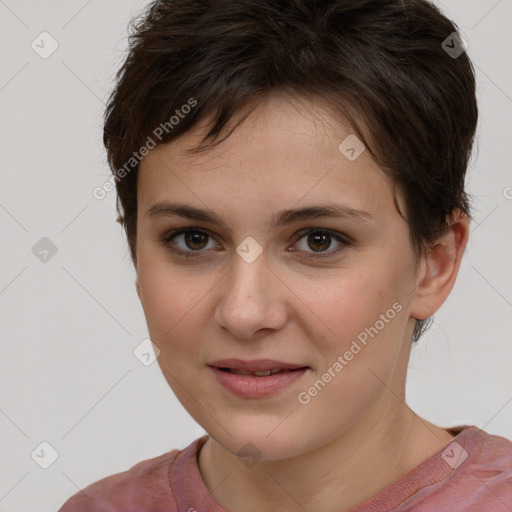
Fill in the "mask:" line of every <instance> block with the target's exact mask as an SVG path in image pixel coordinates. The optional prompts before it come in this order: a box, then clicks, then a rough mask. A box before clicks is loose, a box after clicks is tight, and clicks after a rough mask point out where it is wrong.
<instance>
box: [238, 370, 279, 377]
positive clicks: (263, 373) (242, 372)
mask: <svg viewBox="0 0 512 512" xmlns="http://www.w3.org/2000/svg"><path fill="white" fill-rule="evenodd" d="M282 371H284V370H281V369H279V368H276V369H274V370H264V371H261V372H247V371H245V370H235V369H230V372H231V373H236V374H238V375H257V376H258V377H267V376H268V375H274V374H275V373H279V372H282Z"/></svg>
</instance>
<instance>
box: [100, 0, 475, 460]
mask: <svg viewBox="0 0 512 512" xmlns="http://www.w3.org/2000/svg"><path fill="white" fill-rule="evenodd" d="M133 29H134V30H133V32H132V35H131V39H130V50H129V53H128V56H127V58H126V61H125V62H124V64H123V66H122V68H121V69H120V71H119V73H118V75H117V83H116V86H115V89H114V91H113V93H112V95H111V98H110V101H109V104H108V107H107V111H106V117H105V132H104V141H105V146H106V148H107V152H108V158H109V164H110V166H111V169H112V171H113V173H114V176H115V177H116V189H117V194H118V213H119V221H120V222H121V223H122V225H123V227H124V229H125V231H126V235H127V240H128V245H129V248H130V254H131V257H132V261H133V263H134V266H135V268H136V272H137V282H136V285H137V292H138V294H139V297H140V299H141V302H142V306H143V308H144V312H145V315H146V319H147V322H148V328H149V332H150V336H151V339H152V341H153V343H154V344H155V345H157V346H158V348H159V350H160V352H161V354H160V357H159V364H160V367H161V368H162V371H163V372H164V376H165V377H166V379H167V380H168V382H169V384H170V385H171V387H172V388H173V391H174V392H175V393H176V395H177V397H178V398H179V399H180V401H181V402H182V403H183V404H184V406H185V407H186V409H187V410H188V411H189V413H191V415H192V416H193V417H194V418H196V420H197V421H198V422H199V423H200V424H201V425H202V426H203V427H204V428H205V430H207V431H208V432H210V433H212V435H213V437H216V438H220V439H224V440H225V442H226V444H228V445H229V443H230V439H231V440H233V439H234V438H236V444H239V443H240V441H241V439H240V436H241V435H242V434H243V435H246V436H248V437H250V438H251V439H253V440H259V442H260V446H264V448H265V449H266V451H267V453H268V454H269V457H270V458H272V457H274V458H277V457H279V456H285V455H286V454H288V455H290V454H292V453H294V452H295V453H296V452H297V450H298V449H299V445H301V446H304V439H310V441H309V443H310V445H311V447H313V446H314V445H315V444H318V443H320V442H321V439H325V438H326V437H329V436H330V437H332V436H333V435H335V432H338V431H340V429H343V428H345V427H347V426H348V425H350V424H352V423H353V422H354V421H356V420H357V419H358V418H362V417H364V415H365V414H367V413H369V412H373V413H375V411H376V410H377V409H378V408H379V407H381V409H382V407H384V402H383V393H385V391H384V389H385V388H384V386H383V385H382V382H381V380H380V379H382V380H385V381H386V382H389V383H391V386H392V387H395V388H396V389H397V390H398V389H402V388H403V383H404V379H405V372H406V366H407V360H408V354H409V350H410V345H411V341H417V340H418V339H419V337H420V335H421V333H422V332H423V330H424V328H425V325H426V321H427V320H428V319H431V317H432V315H433V314H434V313H435V312H436V311H437V310H438V309H439V308H440V307H441V305H442V304H443V302H444V301H445V299H446V297H447V296H448V294H449V293H450V291H451V289H452V287H453V284H454V282H455V279H456V275H457V272H458V268H459V264H460V258H461V257H462V253H463V250H464V247H465V245H466V242H467V232H468V229H467V226H468V223H469V220H470V205H469V199H468V196H467V194H466V192H465V189H464V179H465V173H466V169H467V165H468V161H469V157H470V154H471V149H472V144H473V138H474V134H475V129H476V123H477V105H476V99H475V79H474V72H473V68H472V65H471V62H470V61H469V59H468V57H467V55H466V54H465V53H462V54H461V55H460V56H458V57H457V58H453V57H452V56H450V55H449V54H448V53H447V52H446V51H445V50H444V49H443V47H442V43H443V41H444V40H445V39H446V38H447V37H448V36H450V34H452V33H453V32H456V31H457V27H456V26H455V25H454V24H453V22H451V21H450V20H448V19H447V18H446V17H445V16H444V15H443V14H442V13H441V12H440V11H439V10H438V9H437V8H436V7H435V6H434V5H432V4H431V3H429V2H427V1H424V0H402V1H399V0H353V1H343V0H338V1H329V2H320V1H318V2H313V1H306V0H283V1H278V2H276V1H274V0H272V1H270V0H268V1H267V0H258V1H256V2H255V1H252V0H251V1H249V0H246V1H245V0H244V1H235V2H233V1H230V2H224V1H219V2H215V3H211V4H210V3H208V2H205V1H204V0H203V1H202V0H176V1H159V2H153V3H151V4H150V5H149V6H148V8H147V10H146V11H145V12H144V13H143V14H142V15H141V16H140V17H139V18H138V19H137V20H136V21H135V22H134V24H133ZM354 144H355V146H354ZM351 148H354V149H355V154H354V151H352V150H351ZM354 157H355V158H354ZM122 169H124V172H120V170H122ZM164 202H168V203H173V204H174V205H176V204H177V203H180V205H181V206H183V205H188V206H192V207H193V208H194V209H195V210H196V211H195V214H197V213H198V212H197V210H199V209H201V210H205V211H206V212H207V213H209V214H210V217H215V219H213V218H209V219H207V218H206V217H205V216H204V212H203V215H202V216H201V215H195V217H192V216H191V211H190V209H189V210H185V209H184V208H181V210H179V212H178V213H180V214H181V215H179V214H177V213H176V210H174V214H173V215H170V214H169V212H170V209H169V208H167V210H166V211H167V214H163V213H162V210H165V209H162V208H161V206H162V204H163V203H164ZM158 205H159V206H160V207H158ZM333 205H334V206H337V207H343V208H345V210H344V215H343V216H340V217H329V216H326V215H322V216H320V215H319V213H318V212H316V214H314V215H313V214H312V212H309V214H310V216H309V217H301V218H300V217H297V216H295V218H293V219H291V218H290V217H292V215H290V214H288V215H283V212H284V211H285V210H294V209H298V208H307V207H312V206H333ZM356 211H357V212H359V213H357V212H356ZM187 216H188V217H187ZM279 219H281V220H283V219H284V220H288V221H289V222H286V223H285V222H278V220H279ZM182 228H196V231H198V230H199V231H201V232H202V233H197V232H196V233H195V234H194V233H192V234H190V233H189V234H188V235H187V234H183V233H182V234H176V233H175V231H176V230H178V229H182ZM309 228H315V229H309ZM307 229H309V231H310V233H304V231H306V230H307ZM319 231H322V232H320V233H319ZM329 233H330V234H329ZM333 234H339V235H341V236H340V237H338V238H336V237H335V236H333ZM173 235H174V236H173ZM171 236H173V238H171ZM248 237H250V239H248ZM248 240H249V244H252V245H249V246H247V245H243V244H246V243H247V242H248ZM237 249H238V250H237ZM243 249H246V250H247V251H249V252H250V253H251V256H254V257H251V258H244V257H242V256H243ZM315 249H316V250H315ZM185 252H187V253H192V252H193V253H195V254H193V255H192V257H187V256H186V255H185V254H184V253H185ZM322 252H323V253H326V254H328V255H327V256H326V255H325V254H323V255H321V256H320V257H317V258H314V257H310V255H311V254H313V255H314V254H315V253H317V255H318V253H322ZM363 333H366V337H365V334H363ZM354 342H355V345H354ZM356 346H357V347H359V350H358V349H357V348H355V347H356ZM347 351H349V352H351V353H352V354H353V356H352V357H351V358H350V360H349V361H348V362H347V364H346V365H345V364H342V366H343V368H342V369H341V370H338V371H336V368H334V366H335V362H336V361H338V362H339V360H338V359H337V358H338V356H339V355H343V354H346V353H347ZM227 357H235V358H243V359H260V358H264V359H268V358H272V359H278V360H281V361H288V362H293V363H301V364H303V365H304V366H307V367H308V368H309V369H308V371H307V373H306V374H305V376H304V380H303V384H304V385H305V388H304V389H302V388H301V390H302V391H306V393H305V394H302V401H301V399H300V398H299V399H297V398H298V397H297V393H295V401H294V403H293V404H292V403H290V402H289V398H290V395H289V391H288V392H285V391H283V393H278V394H277V395H274V396H272V397H268V398H265V399H261V400H254V399H253V400H247V399H242V398H237V397H233V396H232V395H230V394H229V393H227V392H225V391H224V390H222V389H221V388H219V387H218V384H217V383H216V381H215V379H214V377H213V375H212V372H211V368H210V367H209V366H208V363H210V362H211V361H213V360H214V359H219V358H227ZM352 359H353V360H352ZM344 361H345V360H344ZM349 363H350V364H349ZM340 364H341V363H340ZM329 368H330V369H331V373H330V374H331V377H332V376H333V372H334V373H335V374H336V377H332V378H331V379H330V380H332V382H329V384H328V385H326V386H325V388H324V387H322V390H321V393H319V387H318V386H317V393H315V392H311V393H309V392H307V390H308V388H310V386H311V385H312V384H313V383H314V382H315V381H318V379H321V378H322V375H325V372H326V371H327V372H328V371H329ZM337 368H339V366H338V367H337ZM369 368H371V369H372V373H373V375H374V376H373V377H369V373H368V369H369ZM375 376H379V378H376V377H375ZM324 381H325V379H324ZM324 383H325V382H324ZM306 384H307V385H306ZM294 389H295V391H297V389H296V388H294ZM356 390H357V393H355V391H356ZM287 393H288V394H287ZM316 394H318V396H316ZM307 397H309V399H308V398H307ZM313 397H314V400H312V398H313ZM355 397H357V398H355ZM305 402H307V403H305ZM283 403H284V404H286V406H287V407H289V408H292V407H294V408H296V409H297V412H296V414H294V415H293V420H288V422H287V427H286V428H283V429H282V430H280V431H277V432H276V433H275V434H273V435H272V440H270V439H267V437H266V436H267V434H268V432H269V431H270V430H271V429H272V426H273V425H274V426H275V425H276V424H277V423H278V421H277V420H278V419H279V418H281V419H282V417H284V414H283V408H282V406H283ZM339 403H343V404H346V407H345V408H344V409H343V410H342V411H341V413H340V411H339V408H338V409H336V410H335V409H334V408H335V407H336V405H335V404H339ZM206 405H207V406H208V412H207V413H206V412H205V409H204V408H205V406H206ZM231 407H236V410H237V411H238V412H237V414H236V415H233V410H234V409H233V410H231ZM256 416H257V417H258V422H257V423H256V422H254V418H255V417H256ZM315 416H316V419H315ZM318 416H321V417H323V418H324V420H325V422H324V423H323V425H324V426H323V427H322V429H318V428H317V427H315V429H314V432H315V434H314V435H313V434H312V431H313V424H317V422H318ZM311 418H313V421H312V420H311ZM290 423H293V425H290ZM290 428H292V429H293V428H294V429H295V430H294V432H296V433H297V434H296V436H289V435H287V432H289V429H290ZM227 431H230V434H229V435H228V434H227V433H226V432H227ZM263 439H265V441H263ZM233 442H234V441H233ZM232 448H234V445H233V447H232Z"/></svg>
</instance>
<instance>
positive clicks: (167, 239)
mask: <svg viewBox="0 0 512 512" xmlns="http://www.w3.org/2000/svg"><path fill="white" fill-rule="evenodd" d="M190 233H199V234H202V235H205V236H207V237H210V238H214V237H213V236H212V235H210V234H209V233H208V232H207V231H204V230H203V229H199V228H181V229H176V230H174V231H171V232H170V233H167V234H166V235H165V236H164V237H163V238H162V240H161V242H162V243H163V244H164V246H165V247H166V248H167V249H169V250H170V251H172V252H173V253H175V254H177V255H179V256H184V257H186V258H197V257H201V256H202V254H201V253H204V252H206V251H204V250H201V249H199V250H195V251H193V250H190V251H183V250H181V249H175V248H173V247H171V240H172V239H173V238H174V237H176V236H178V235H182V234H190ZM312 233H318V234H322V235H330V236H331V237H332V238H334V239H335V240H336V241H337V242H340V243H341V245H340V246H338V248H337V249H334V250H331V251H328V252H326V251H324V252H319V253H314V252H313V253H307V255H306V256H304V258H306V259H318V258H327V257H330V256H333V255H334V254H338V253H339V252H341V251H342V250H343V249H344V248H345V247H348V246H350V245H352V241H351V240H350V239H349V238H348V237H347V236H345V235H342V234H341V233H337V232H335V231H330V230H328V229H320V228H307V229H303V230H301V231H299V232H298V233H297V238H296V239H295V241H294V244H295V243H297V242H298V241H299V240H301V239H302V238H304V237H305V236H307V235H310V234H312Z"/></svg>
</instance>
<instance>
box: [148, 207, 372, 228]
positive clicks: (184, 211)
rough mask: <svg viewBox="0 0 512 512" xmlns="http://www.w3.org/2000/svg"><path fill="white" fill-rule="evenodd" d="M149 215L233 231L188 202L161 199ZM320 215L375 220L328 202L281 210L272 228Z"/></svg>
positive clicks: (218, 219) (210, 212)
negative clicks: (205, 223) (218, 226)
mask: <svg viewBox="0 0 512 512" xmlns="http://www.w3.org/2000/svg"><path fill="white" fill-rule="evenodd" d="M146 215H147V216H149V217H183V218H186V219H191V220H196V221H202V222H210V223H213V224H218V225H220V226H222V227H224V228H225V229H226V230H227V231H231V230H230V229H229V227H228V226H227V225H226V223H225V222H224V221H223V220H222V218H221V217H220V216H219V215H217V214H216V213H215V212H213V211H211V210H208V209H201V208H196V207H195V206H192V205H190V204H186V203H171V202H168V201H160V202H158V203H155V204H154V205H152V206H151V207H150V208H149V210H148V211H147V212H146ZM318 217H332V218H336V219H342V220H347V221H351V222H368V221H372V220H374V218H373V216H372V215H371V214H370V213H368V212H365V211H363V210H357V209H355V208H350V207H348V206H345V205H342V204H337V203H327V204H322V205H312V206H305V207H302V208H297V209H291V210H280V211H279V212H277V215H275V216H273V218H272V228H274V227H281V226H285V225H288V224H292V223H294V222H299V221H303V220H309V219H316V218H318Z"/></svg>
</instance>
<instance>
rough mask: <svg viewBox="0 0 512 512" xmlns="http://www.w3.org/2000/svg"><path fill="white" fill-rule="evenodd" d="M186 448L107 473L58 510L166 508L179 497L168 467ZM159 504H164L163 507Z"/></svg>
mask: <svg viewBox="0 0 512 512" xmlns="http://www.w3.org/2000/svg"><path fill="white" fill-rule="evenodd" d="M181 451H182V450H178V449H175V450H172V451H170V452H167V453H164V454H162V455H159V456H157V457H153V458H151V459H146V460H143V461H140V462H138V463H137V464H135V465H134V466H132V467H131V468H130V469H128V470H126V471H123V472H120V473H116V474H114V475H111V476H107V477H105V478H102V479H101V480H98V481H96V482H94V483H92V484H90V485H89V486H88V487H86V488H85V489H83V490H81V491H79V492H77V493H76V494H75V495H73V496H71V498H69V499H68V500H67V501H66V502H65V503H64V505H62V507H61V508H60V509H59V510H58V512H97V511H98V510H101V511H102V512H117V511H122V512H132V511H134V512H135V511H140V510H149V509H151V510H152V511H153V510H154V511H155V512H157V511H160V510H164V508H163V507H165V510H166V511H168V512H172V511H173V509H172V508H169V506H170V505H174V503H175V501H174V498H173V496H172V490H171V488H170V486H169V480H168V471H169V466H170V465H172V464H173V462H174V461H175V459H176V457H177V456H178V454H179V453H181ZM159 505H160V506H161V507H162V508H161V509H160V508H159Z"/></svg>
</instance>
